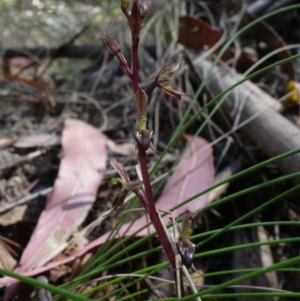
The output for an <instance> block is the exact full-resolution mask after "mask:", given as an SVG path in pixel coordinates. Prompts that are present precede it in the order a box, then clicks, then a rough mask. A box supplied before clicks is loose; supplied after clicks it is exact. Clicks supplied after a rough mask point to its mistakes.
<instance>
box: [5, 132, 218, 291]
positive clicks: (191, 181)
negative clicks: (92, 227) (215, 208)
mask: <svg viewBox="0 0 300 301" xmlns="http://www.w3.org/2000/svg"><path fill="white" fill-rule="evenodd" d="M186 138H187V140H189V139H190V137H189V136H187V135H186ZM214 173H215V171H214V165H213V155H212V148H211V146H210V145H209V143H208V142H207V141H206V140H204V139H203V138H200V137H197V138H196V139H195V140H194V141H193V142H192V144H191V146H190V148H189V149H188V150H187V151H186V153H185V154H184V155H183V157H182V158H181V160H180V162H179V164H178V167H177V168H176V169H175V171H174V172H173V174H172V175H171V177H170V178H169V180H168V181H167V184H166V185H165V188H164V189H163V192H162V194H161V197H160V198H159V200H158V201H157V203H156V206H157V208H158V209H163V210H170V209H171V208H172V207H174V206H176V205H177V204H179V203H181V202H182V201H184V200H185V199H187V198H189V197H191V196H193V195H194V194H196V193H199V192H201V191H202V190H204V189H206V188H208V187H209V186H211V185H212V184H213V183H214ZM208 196H209V195H208V193H207V194H204V195H202V196H200V197H198V198H196V199H194V200H193V201H191V202H189V203H188V204H185V205H183V206H181V207H180V208H178V209H177V210H175V211H174V212H173V213H174V216H175V218H176V217H178V216H179V215H181V214H182V213H184V212H187V211H197V210H200V209H201V208H202V207H204V206H205V205H206V203H207V201H208ZM163 220H164V222H165V224H167V223H168V222H169V216H166V217H164V218H163ZM146 223H148V219H147V218H146V216H142V217H141V218H139V219H138V220H136V222H135V223H134V224H133V225H132V226H131V227H130V229H129V230H128V224H125V225H123V227H121V229H120V231H119V235H120V236H123V235H126V236H128V235H130V234H132V233H134V232H136V231H137V230H138V229H140V228H141V227H143V226H144V225H145V224H146ZM151 232H154V228H153V226H150V227H149V228H148V229H144V230H142V231H140V232H139V233H138V234H137V236H139V237H142V236H145V235H148V234H149V233H151ZM109 234H110V233H106V234H104V235H102V236H100V237H99V238H97V239H96V240H94V241H92V242H91V243H90V244H88V245H87V246H85V247H84V248H83V249H82V250H80V251H79V252H78V253H76V254H72V255H71V256H69V257H68V258H65V259H63V260H61V261H57V262H51V263H49V264H48V265H47V266H45V267H42V268H37V269H35V270H32V271H28V272H25V273H22V274H23V275H25V276H35V275H37V274H40V273H43V272H45V271H48V270H50V269H53V268H55V267H57V266H59V265H61V264H66V263H68V262H70V261H73V260H75V259H76V258H79V257H81V256H83V255H85V254H87V253H88V252H90V251H91V250H93V249H94V248H96V247H98V246H100V245H101V244H103V243H104V242H105V241H106V240H107V238H108V236H109ZM14 282H16V280H15V279H13V278H9V277H4V278H2V279H0V285H5V284H10V283H14Z"/></svg>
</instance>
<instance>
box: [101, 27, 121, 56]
mask: <svg viewBox="0 0 300 301" xmlns="http://www.w3.org/2000/svg"><path fill="white" fill-rule="evenodd" d="M100 35H101V39H102V41H103V44H104V46H105V48H106V49H107V51H108V52H109V53H111V54H112V55H117V54H118V53H120V52H121V48H120V45H119V43H118V42H117V40H115V39H113V38H111V37H109V36H107V35H106V34H105V33H104V32H102V31H101V33H100Z"/></svg>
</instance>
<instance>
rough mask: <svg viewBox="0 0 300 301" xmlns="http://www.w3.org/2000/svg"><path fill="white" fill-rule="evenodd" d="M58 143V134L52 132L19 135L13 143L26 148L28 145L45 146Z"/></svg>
mask: <svg viewBox="0 0 300 301" xmlns="http://www.w3.org/2000/svg"><path fill="white" fill-rule="evenodd" d="M57 144H60V139H59V137H58V136H56V135H53V134H47V133H44V134H35V135H30V136H23V137H20V138H19V139H18V140H17V141H16V142H15V143H14V147H17V148H28V147H46V146H52V145H57Z"/></svg>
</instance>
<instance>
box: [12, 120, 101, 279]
mask: <svg viewBox="0 0 300 301" xmlns="http://www.w3.org/2000/svg"><path fill="white" fill-rule="evenodd" d="M62 146H63V153H64V157H63V159H62V160H61V164H60V168H59V172H58V176H57V178H56V181H55V183H54V187H53V192H52V194H51V196H50V198H49V199H48V202H47V205H46V208H45V209H44V211H43V212H42V214H41V215H40V218H39V220H38V223H37V225H36V228H35V230H34V232H33V233H32V236H31V239H30V241H29V243H28V245H27V246H26V248H25V250H24V252H23V254H22V257H21V260H20V262H19V267H18V268H17V269H16V270H15V271H16V272H17V273H24V272H28V271H30V270H33V269H36V268H38V267H42V266H44V265H45V263H47V262H48V261H49V260H51V259H52V258H53V257H55V256H56V255H57V254H59V253H60V252H61V251H62V250H63V249H65V248H66V246H67V245H68V240H69V239H70V237H71V236H72V235H73V234H75V233H76V231H77V229H78V227H79V226H80V225H81V223H82V222H83V221H84V219H85V218H86V216H87V214H88V212H89V210H90V209H91V207H92V205H93V203H94V201H95V200H96V196H97V191H98V188H99V186H100V183H101V180H102V178H103V174H104V172H105V169H106V158H107V154H106V138H105V136H104V135H103V134H102V133H101V132H100V131H99V130H97V129H96V128H94V127H92V126H90V125H88V124H87V123H85V122H83V121H80V120H75V119H67V120H66V121H65V125H64V130H63V134H62Z"/></svg>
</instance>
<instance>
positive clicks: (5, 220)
mask: <svg viewBox="0 0 300 301" xmlns="http://www.w3.org/2000/svg"><path fill="white" fill-rule="evenodd" d="M26 209H27V205H22V206H17V207H14V208H13V209H11V210H9V211H7V212H5V213H3V214H1V215H0V225H1V226H9V225H14V224H16V223H18V222H20V221H22V220H23V217H24V214H25V212H26Z"/></svg>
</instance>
